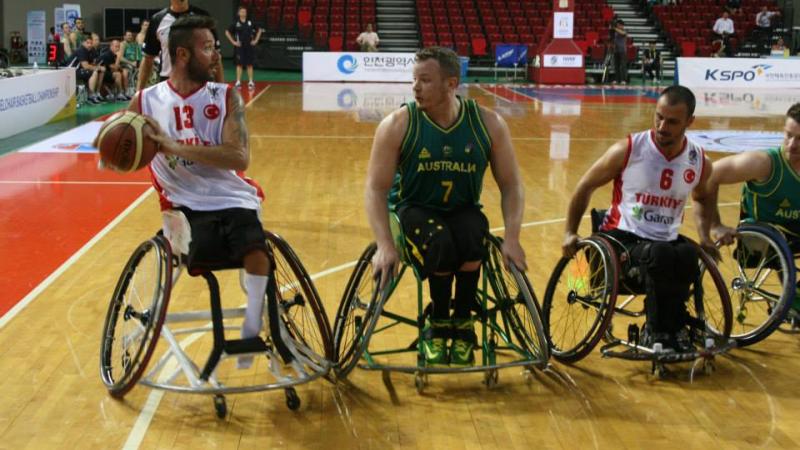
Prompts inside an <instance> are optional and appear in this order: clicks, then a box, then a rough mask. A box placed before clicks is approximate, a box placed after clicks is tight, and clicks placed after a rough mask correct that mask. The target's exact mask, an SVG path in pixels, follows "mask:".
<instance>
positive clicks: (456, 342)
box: [450, 319, 478, 366]
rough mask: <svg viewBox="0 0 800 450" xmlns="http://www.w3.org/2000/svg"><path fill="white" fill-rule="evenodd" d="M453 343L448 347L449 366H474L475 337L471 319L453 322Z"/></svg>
mask: <svg viewBox="0 0 800 450" xmlns="http://www.w3.org/2000/svg"><path fill="white" fill-rule="evenodd" d="M453 325H454V327H453V328H454V330H453V343H452V345H451V347H450V364H452V365H457V366H471V365H474V364H475V345H476V343H477V340H478V338H477V336H476V335H475V327H474V325H473V322H472V319H454V320H453Z"/></svg>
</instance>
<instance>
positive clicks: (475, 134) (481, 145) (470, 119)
mask: <svg viewBox="0 0 800 450" xmlns="http://www.w3.org/2000/svg"><path fill="white" fill-rule="evenodd" d="M475 109H476V110H477V114H478V120H480V109H479V108H477V105H476V108H475ZM469 128H470V130H472V135H473V136H474V137H475V142H477V143H478V147H480V149H481V152H482V153H483V159H485V160H486V161H487V162H489V161H490V160H489V153H488V152H487V151H486V149H485V148H484V147H483V143H482V142H481V141H482V139H481V138H480V136H478V132H477V131H476V130H475V126H474V125H473V124H472V116H469ZM486 138H487V140H488V141H489V142H490V143H491V139H489V136H488V135H487V136H486Z"/></svg>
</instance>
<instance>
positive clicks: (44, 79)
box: [0, 68, 75, 139]
mask: <svg viewBox="0 0 800 450" xmlns="http://www.w3.org/2000/svg"><path fill="white" fill-rule="evenodd" d="M74 95H75V69H73V68H66V69H61V70H40V71H38V72H36V73H32V74H29V75H23V76H21V77H13V78H0V139H4V138H7V137H9V136H13V135H15V134H17V133H21V132H23V131H27V130H30V129H32V128H36V127H38V126H41V125H44V124H46V123H48V122H50V120H51V119H53V118H55V117H57V116H60V115H61V114H62V111H63V110H64V109H65V108H68V107H69V104H70V100H71V99H72V98H73V97H74ZM73 108H74V104H73ZM73 114H74V111H73Z"/></svg>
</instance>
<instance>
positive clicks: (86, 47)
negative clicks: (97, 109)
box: [75, 35, 106, 105]
mask: <svg viewBox="0 0 800 450" xmlns="http://www.w3.org/2000/svg"><path fill="white" fill-rule="evenodd" d="M75 60H76V61H77V63H78V69H77V70H76V72H75V77H76V78H77V79H78V80H80V81H82V82H84V83H86V87H87V89H88V90H89V97H88V102H89V103H91V104H94V105H96V104H98V103H100V102H102V101H103V99H102V98H100V94H99V92H100V87H101V86H102V82H103V77H104V76H105V70H106V69H105V67H103V66H102V65H101V64H98V63H97V53H96V52H95V51H94V44H93V43H92V37H91V35H90V36H88V37H84V39H83V41H82V42H81V46H80V48H78V49H77V50H75Z"/></svg>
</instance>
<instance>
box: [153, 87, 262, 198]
mask: <svg viewBox="0 0 800 450" xmlns="http://www.w3.org/2000/svg"><path fill="white" fill-rule="evenodd" d="M229 93H230V88H229V86H228V85H227V84H223V83H206V84H204V85H203V86H202V87H200V88H199V89H198V90H197V91H195V92H192V93H191V94H189V95H187V96H181V95H180V94H178V93H177V92H176V91H175V89H174V88H173V87H172V84H171V83H170V82H169V81H164V82H161V83H158V84H156V85H155V86H151V87H149V88H147V89H145V90H143V91H142V92H141V94H140V95H139V109H140V110H141V111H142V114H145V115H148V116H150V117H152V118H154V119H155V120H156V121H157V122H158V123H159V125H161V128H163V129H164V131H165V132H166V133H167V134H168V135H169V136H170V137H172V138H173V139H175V140H176V141H178V142H180V143H182V144H185V145H205V146H214V145H220V144H222V124H223V123H224V121H225V117H226V115H227V113H228V111H227V97H228V95H229ZM150 172H151V174H152V180H153V185H154V186H155V188H156V189H157V190H158V193H159V195H160V197H161V209H162V210H164V209H171V208H174V207H177V206H185V207H188V208H190V209H193V210H197V211H216V210H220V209H226V208H246V209H254V210H259V209H260V206H261V199H262V198H263V193H262V191H261V188H260V187H259V186H258V185H257V184H256V183H255V182H254V181H253V180H251V179H249V178H246V177H245V176H244V173H243V172H237V171H234V170H226V169H219V168H216V167H212V166H209V165H206V164H202V163H199V162H195V161H189V160H185V159H183V158H178V157H176V156H171V155H165V154H164V153H161V152H159V153H157V154H156V157H155V158H153V161H152V162H151V163H150Z"/></svg>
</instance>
